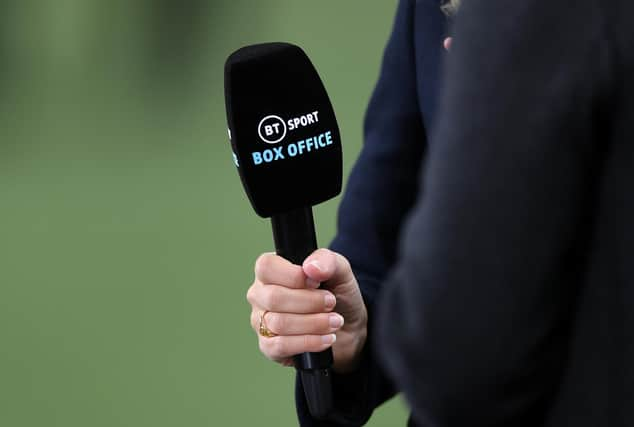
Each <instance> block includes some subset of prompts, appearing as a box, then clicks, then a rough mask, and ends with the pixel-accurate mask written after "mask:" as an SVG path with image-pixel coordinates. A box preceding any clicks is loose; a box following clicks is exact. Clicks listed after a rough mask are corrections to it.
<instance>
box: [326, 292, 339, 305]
mask: <svg viewBox="0 0 634 427" xmlns="http://www.w3.org/2000/svg"><path fill="white" fill-rule="evenodd" d="M324 303H325V304H326V308H328V309H330V308H333V307H334V306H335V304H336V303H337V300H336V299H335V296H334V295H333V294H331V293H328V294H326V295H325V296H324Z"/></svg>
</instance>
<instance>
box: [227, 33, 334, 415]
mask: <svg viewBox="0 0 634 427" xmlns="http://www.w3.org/2000/svg"><path fill="white" fill-rule="evenodd" d="M225 102H226V107H227V120H228V124H229V138H230V139H231V146H232V148H233V159H234V162H235V164H236V166H237V167H238V172H239V173H240V178H241V180H242V184H243V186H244V189H245V191H246V193H247V196H248V197H249V200H250V201H251V204H252V205H253V208H254V209H255V211H256V213H257V214H258V215H260V216H262V217H264V218H267V217H270V218H271V223H272V226H273V239H274V241H275V250H276V252H277V254H278V255H280V256H282V257H284V258H286V259H287V260H289V261H290V262H292V263H294V264H301V263H302V262H303V261H304V259H305V258H306V257H307V256H308V255H310V254H311V253H312V252H313V251H314V250H315V249H317V238H316V236H315V225H314V222H313V212H312V206H314V205H316V204H319V203H321V202H324V201H326V200H328V199H331V198H333V197H335V196H336V195H338V194H339V192H340V191H341V176H342V154H341V137H340V134H339V127H338V126H337V120H336V118H335V113H334V110H333V108H332V105H331V103H330V99H329V98H328V94H327V93H326V89H325V88H324V85H323V83H322V82H321V79H320V78H319V75H318V74H317V71H316V70H315V68H314V66H313V64H312V63H311V61H310V59H308V57H307V56H306V54H305V53H304V51H303V50H302V49H301V48H299V47H297V46H294V45H291V44H287V43H267V44H259V45H253V46H247V47H244V48H242V49H239V50H238V51H236V52H234V53H233V54H232V55H231V56H229V59H227V63H226V65H225ZM294 361H295V367H296V368H297V369H298V371H299V373H300V377H301V381H302V385H303V387H304V393H305V395H306V400H307V402H308V407H309V410H310V413H311V415H313V416H314V417H316V418H325V417H326V416H327V415H328V414H329V412H331V410H332V406H333V402H332V388H331V373H330V368H331V366H332V362H333V358H332V351H331V349H328V350H326V351H323V352H320V353H303V354H299V355H297V356H295V357H294Z"/></svg>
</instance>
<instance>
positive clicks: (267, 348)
mask: <svg viewBox="0 0 634 427" xmlns="http://www.w3.org/2000/svg"><path fill="white" fill-rule="evenodd" d="M445 3H446V4H443V3H442V2H440V1H438V0H419V1H414V0H400V2H399V5H398V7H397V12H396V17H395V20H394V25H393V30H392V34H391V37H390V40H389V42H388V44H387V47H386V49H385V53H384V58H383V64H382V69H381V75H380V77H379V81H378V83H377V85H376V88H375V90H374V93H373V96H372V99H371V101H370V104H369V107H368V110H367V113H366V117H365V125H364V134H365V138H364V145H363V148H362V150H361V153H360V156H359V158H358V160H357V162H356V164H355V166H354V168H353V170H352V172H351V175H350V177H349V180H348V184H347V188H346V192H345V194H344V196H343V199H342V202H341V205H340V208H339V215H338V231H337V235H336V237H335V239H334V241H333V242H332V244H331V245H330V250H327V249H321V250H318V251H317V252H315V253H314V254H313V255H312V256H311V257H309V258H308V259H307V260H306V261H305V262H304V264H303V266H302V267H300V266H294V265H292V264H290V263H289V262H287V261H286V260H284V259H282V258H280V257H277V256H275V255H273V254H264V255H262V256H260V257H259V258H258V260H257V262H256V265H255V280H254V283H253V284H252V286H251V287H250V288H249V291H248V294H247V299H248V300H249V302H250V303H251V306H252V312H251V325H252V327H253V328H254V330H255V331H256V332H258V333H259V331H260V326H263V325H264V326H265V327H266V328H267V329H268V330H270V331H272V332H273V333H274V334H275V335H277V336H274V337H267V336H259V337H258V339H259V345H260V349H261V351H262V352H263V353H264V354H265V355H266V356H267V357H269V358H270V359H272V360H274V361H276V362H279V363H282V364H284V365H287V366H289V365H291V364H292V358H291V356H292V355H294V354H297V353H302V352H307V351H321V350H324V349H326V348H328V347H330V346H332V348H333V352H334V359H335V363H334V372H335V374H334V375H333V382H334V392H335V404H336V406H337V408H336V409H337V410H336V414H334V416H333V420H331V421H330V422H319V421H317V420H315V419H313V418H311V417H310V414H309V412H308V409H307V406H306V402H305V398H304V393H303V390H302V388H301V384H300V382H299V381H297V384H296V393H295V396H296V403H297V412H298V417H299V420H300V424H301V425H305V426H319V425H361V424H364V423H365V422H366V421H367V420H368V418H369V417H370V416H371V414H372V411H373V409H374V408H376V407H377V406H379V405H380V404H381V403H383V402H384V401H386V400H387V399H389V398H391V397H392V396H394V395H395V394H396V392H397V391H398V390H397V388H396V387H395V386H394V385H393V383H392V381H391V380H389V378H388V377H387V376H386V375H385V373H384V371H383V369H382V368H381V366H380V365H379V364H378V363H377V361H376V359H375V356H374V353H373V352H372V351H371V350H370V347H371V345H370V341H371V339H370V340H369V341H368V339H367V337H368V331H371V330H372V329H373V326H372V319H373V313H374V311H375V301H376V299H377V295H378V292H379V290H380V288H381V286H382V283H383V281H384V279H385V278H386V276H387V273H388V271H389V270H390V269H391V268H392V267H393V265H394V262H395V260H396V251H397V241H398V235H399V233H400V230H401V228H402V226H403V223H404V220H405V217H406V216H407V214H408V212H409V211H410V210H411V208H412V207H413V205H414V202H415V199H416V197H417V193H418V176H419V174H420V171H421V165H422V163H423V158H424V153H425V150H426V145H427V138H428V135H430V134H431V132H432V131H433V127H434V122H435V115H436V109H437V103H438V94H439V89H440V86H441V77H442V70H441V65H442V62H443V61H444V60H445V56H446V54H447V51H446V49H445V48H444V47H443V46H447V45H448V42H447V40H446V39H447V35H448V21H447V16H446V13H453V12H455V7H456V5H457V2H455V1H452V2H445ZM447 47H448V46H447ZM320 282H323V283H324V285H323V289H314V288H315V287H316V286H317V285H318V283H320ZM327 297H328V299H327ZM330 297H334V301H333V299H332V298H330ZM368 321H369V326H368ZM334 339H336V342H334V343H333V340H334Z"/></svg>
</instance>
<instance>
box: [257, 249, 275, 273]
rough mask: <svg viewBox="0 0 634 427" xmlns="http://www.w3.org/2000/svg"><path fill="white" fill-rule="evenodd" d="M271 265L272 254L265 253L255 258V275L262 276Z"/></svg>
mask: <svg viewBox="0 0 634 427" xmlns="http://www.w3.org/2000/svg"><path fill="white" fill-rule="evenodd" d="M270 266H271V254H269V253H264V254H262V255H260V256H259V257H258V259H256V260H255V268H254V270H255V277H261V276H262V274H263V273H264V272H266V271H267V270H268V269H269V268H270Z"/></svg>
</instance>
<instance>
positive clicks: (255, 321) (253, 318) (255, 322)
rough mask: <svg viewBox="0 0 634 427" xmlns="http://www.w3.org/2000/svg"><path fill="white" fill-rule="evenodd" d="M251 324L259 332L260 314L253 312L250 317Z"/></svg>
mask: <svg viewBox="0 0 634 427" xmlns="http://www.w3.org/2000/svg"><path fill="white" fill-rule="evenodd" d="M249 322H250V323H251V327H252V328H253V329H255V330H256V331H257V329H258V326H259V325H258V323H259V322H258V313H257V312H256V311H255V310H251V315H250V316H249Z"/></svg>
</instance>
